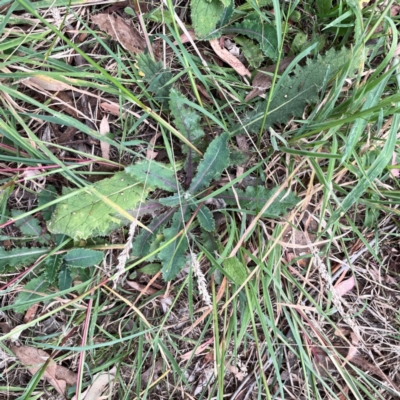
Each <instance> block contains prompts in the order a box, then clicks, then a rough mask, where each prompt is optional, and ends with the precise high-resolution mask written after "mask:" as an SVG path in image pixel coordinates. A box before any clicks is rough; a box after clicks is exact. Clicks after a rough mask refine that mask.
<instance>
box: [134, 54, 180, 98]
mask: <svg viewBox="0 0 400 400" xmlns="http://www.w3.org/2000/svg"><path fill="white" fill-rule="evenodd" d="M136 63H137V64H136V65H137V67H138V69H139V70H140V71H141V72H142V73H143V74H144V76H143V80H144V81H145V82H147V83H148V84H149V86H148V87H147V90H148V91H149V92H152V93H154V94H155V99H156V100H159V101H162V102H166V101H167V100H168V95H169V91H170V89H171V87H172V82H170V81H171V80H172V78H173V75H172V73H171V71H170V70H169V69H165V68H164V66H163V63H162V62H161V61H154V60H153V58H151V56H150V55H149V54H144V53H140V54H138V55H137V56H136Z"/></svg>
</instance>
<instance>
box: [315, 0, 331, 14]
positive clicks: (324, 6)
mask: <svg viewBox="0 0 400 400" xmlns="http://www.w3.org/2000/svg"><path fill="white" fill-rule="evenodd" d="M315 4H316V6H317V10H318V13H319V14H320V15H322V16H325V15H327V14H329V12H330V11H331V9H332V0H316V1H315Z"/></svg>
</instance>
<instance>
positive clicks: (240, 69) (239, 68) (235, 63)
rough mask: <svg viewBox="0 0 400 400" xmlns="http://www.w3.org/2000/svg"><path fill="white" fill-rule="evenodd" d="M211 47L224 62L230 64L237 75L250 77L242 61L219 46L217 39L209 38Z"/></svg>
mask: <svg viewBox="0 0 400 400" xmlns="http://www.w3.org/2000/svg"><path fill="white" fill-rule="evenodd" d="M210 44H211V47H212V49H213V50H214V51H215V54H217V55H218V57H220V58H221V59H222V60H223V61H224V62H226V63H227V64H228V65H230V66H231V67H232V68H233V69H234V70H235V71H236V72H237V73H238V74H239V75H241V76H248V77H251V74H250V71H249V70H248V69H247V68H246V67H245V66H244V65H243V64H242V62H241V61H240V60H239V59H238V58H236V57H235V56H234V55H232V54H231V53H230V52H229V51H228V50H226V49H224V48H222V47H221V44H220V41H219V39H213V40H210Z"/></svg>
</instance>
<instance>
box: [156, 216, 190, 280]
mask: <svg viewBox="0 0 400 400" xmlns="http://www.w3.org/2000/svg"><path fill="white" fill-rule="evenodd" d="M185 217H186V216H185ZM185 220H186V218H185ZM184 226H185V221H184V220H183V219H182V210H178V211H176V213H175V214H174V216H173V220H172V225H171V227H170V228H167V229H165V230H164V241H163V242H162V243H161V245H163V244H164V243H166V242H168V241H170V240H171V239H172V238H173V237H175V236H176V235H177V234H178V233H179V232H180V231H181V230H182V229H183V228H184ZM188 246H189V244H188V240H187V238H186V235H185V234H183V235H181V236H180V237H178V238H177V239H176V240H174V241H173V242H172V243H171V244H169V245H168V246H167V247H165V248H163V249H162V250H161V251H160V253H159V259H160V260H161V263H162V266H163V267H162V273H163V278H164V280H165V281H170V280H171V279H173V278H175V277H176V276H177V275H178V273H179V272H180V271H181V270H182V269H183V267H184V266H185V265H186V255H185V253H186V251H187V249H188Z"/></svg>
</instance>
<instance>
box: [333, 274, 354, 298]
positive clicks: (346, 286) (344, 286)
mask: <svg viewBox="0 0 400 400" xmlns="http://www.w3.org/2000/svg"><path fill="white" fill-rule="evenodd" d="M354 284H355V279H354V276H351V277H350V278H349V279H346V280H345V281H342V282H340V283H338V284H336V285H335V289H336V293H337V294H338V295H339V296H340V297H342V296H344V295H345V294H346V293H347V292H350V290H351V289H353V287H354Z"/></svg>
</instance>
